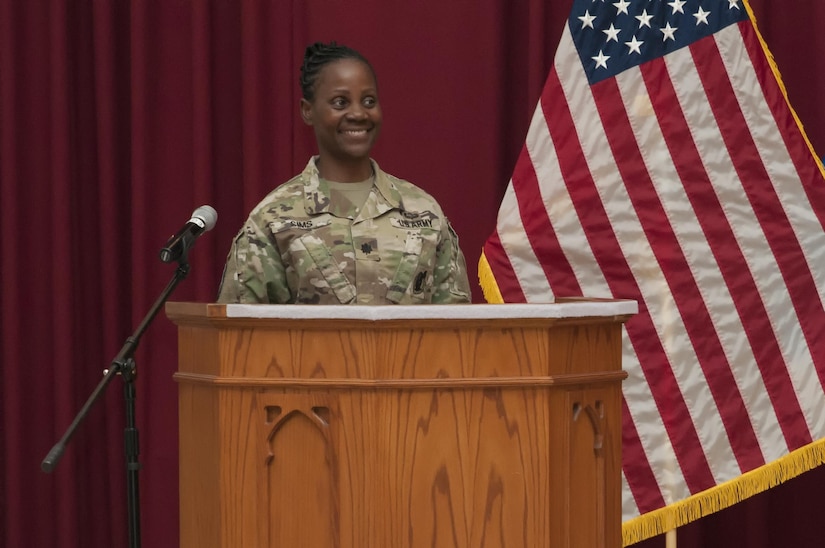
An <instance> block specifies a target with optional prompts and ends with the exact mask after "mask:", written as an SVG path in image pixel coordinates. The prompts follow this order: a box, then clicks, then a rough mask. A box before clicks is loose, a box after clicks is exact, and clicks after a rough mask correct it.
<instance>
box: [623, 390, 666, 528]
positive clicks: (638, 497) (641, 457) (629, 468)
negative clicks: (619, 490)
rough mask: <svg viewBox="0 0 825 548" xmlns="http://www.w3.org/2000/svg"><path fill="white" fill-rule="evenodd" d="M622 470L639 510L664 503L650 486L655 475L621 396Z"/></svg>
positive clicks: (659, 494) (648, 510) (654, 482)
mask: <svg viewBox="0 0 825 548" xmlns="http://www.w3.org/2000/svg"><path fill="white" fill-rule="evenodd" d="M622 470H623V471H624V475H625V481H627V484H628V487H629V488H630V491H631V492H632V494H633V497H634V499H635V502H636V506H637V507H638V509H639V511H640V512H642V513H644V512H650V511H652V510H655V509H656V508H661V507H662V506H664V505H665V500H664V498H663V497H662V493H661V491H659V490H658V489H651V488H650V486H655V485H657V481H656V476H655V475H654V474H653V469H652V468H651V467H650V461H649V460H648V459H647V455H645V453H644V450H643V449H642V441H641V438H640V437H639V431H638V430H637V429H636V424H635V423H634V422H633V417H632V416H631V415H630V408H629V407H628V406H627V400H625V399H624V398H622Z"/></svg>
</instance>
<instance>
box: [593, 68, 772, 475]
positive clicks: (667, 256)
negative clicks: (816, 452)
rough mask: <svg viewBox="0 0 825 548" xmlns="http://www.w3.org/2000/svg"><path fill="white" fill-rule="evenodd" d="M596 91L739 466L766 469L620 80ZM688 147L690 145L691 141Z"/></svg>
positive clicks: (635, 204)
mask: <svg viewBox="0 0 825 548" xmlns="http://www.w3.org/2000/svg"><path fill="white" fill-rule="evenodd" d="M656 63H660V64H662V61H661V60H658V61H651V62H649V63H648V64H647V65H645V66H646V67H647V66H650V65H653V64H656ZM592 89H593V95H594V98H595V100H596V106H597V108H598V109H599V114H600V116H601V118H602V121H603V122H604V128H605V131H606V136H607V140H608V142H609V143H610V146H611V150H612V152H613V155H614V156H615V157H616V158H621V161H619V162H617V167H618V170H619V172H620V174H621V177H622V179H623V180H624V181H632V182H633V184H632V185H625V186H626V189H627V192H628V195H629V198H630V200H631V202H632V204H633V207H634V209H635V211H636V212H637V214H638V216H639V220H640V221H641V224H642V228H643V231H644V233H645V235H646V236H647V238H648V240H649V241H650V244H651V248H652V249H653V253H654V255H655V256H656V258H657V261H658V264H659V266H660V267H661V269H662V272H663V274H664V276H665V278H666V279H667V283H668V286H669V288H670V296H671V297H672V298H673V300H674V302H675V303H676V306H677V308H678V310H679V312H680V314H681V320H682V322H683V323H684V326H685V328H686V331H687V334H688V336H689V338H690V339H691V341H693V343H694V348H695V350H696V353H697V358H698V360H699V365H700V367H701V368H702V371H703V372H704V374H705V381H706V382H707V384H708V387H709V388H710V392H711V393H712V395H713V399H714V401H715V404H716V406H717V408H718V412H719V415H720V418H721V420H722V422H723V424H724V428H725V430H726V432H727V434H728V439H729V440H730V444H731V446H732V449H733V452H734V454H735V456H736V459H737V462H738V463H739V466H740V467H742V468H743V469H752V468H755V467H756V466H760V465H762V464H764V459H762V456H761V454H760V453H759V452H758V451H756V452H754V451H753V450H752V449H753V447H757V449H758V443H757V441H756V434H755V433H754V428H753V426H752V425H751V424H750V421H749V420H748V415H747V411H746V408H745V405H744V401H743V399H742V396H741V394H740V393H739V390H738V389H737V385H736V382H735V380H734V378H733V374H732V372H731V367H730V364H729V363H728V361H727V358H726V356H725V353H724V351H723V348H722V344H721V342H720V340H719V337H718V335H717V333H716V331H715V330H714V326H713V321H712V319H711V316H710V313H709V312H708V309H707V306H706V304H705V301H704V300H703V298H702V294H701V292H700V290H699V288H698V285H697V283H696V280H695V279H694V277H693V275H692V273H691V268H690V266H689V265H688V262H687V259H686V257H685V255H684V253H683V251H682V249H681V244H680V243H679V241H678V238H677V236H676V233H675V231H674V230H673V227H672V226H671V225H670V223H669V221H668V218H667V215H666V213H665V211H664V208H663V206H662V203H661V202H660V200H659V197H658V195H657V193H656V190H655V188H654V186H653V181H652V180H651V178H650V174H649V173H648V172H647V170H646V169H645V164H644V160H643V158H642V155H641V151H640V150H639V147H638V145H637V144H636V138H635V136H634V134H633V130H632V128H631V126H630V120H629V119H628V117H627V110H626V108H625V105H624V101H623V99H622V97H621V93H620V91H619V89H618V84H617V82H616V80H615V79H609V80H604V81H602V82H600V83H599V84H596V85H594V86H593V87H592ZM608 120H609V122H608ZM688 137H689V136H688ZM682 146H688V143H683V145H682Z"/></svg>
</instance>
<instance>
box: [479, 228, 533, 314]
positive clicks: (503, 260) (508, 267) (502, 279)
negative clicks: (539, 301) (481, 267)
mask: <svg viewBox="0 0 825 548" xmlns="http://www.w3.org/2000/svg"><path fill="white" fill-rule="evenodd" d="M484 257H485V258H486V259H487V264H489V265H490V272H491V274H492V275H493V278H495V280H496V285H497V286H498V290H499V292H500V293H501V298H502V299H503V300H504V302H505V303H526V302H527V299H526V298H525V297H524V292H522V290H521V285H520V284H519V281H518V279H517V278H516V273H515V271H514V270H513V265H512V264H510V259H509V258H508V257H507V253H506V252H505V251H504V248H503V247H502V245H501V239H500V238H499V236H498V230H496V231H495V232H493V234H492V235H491V236H490V237H489V238H488V239H487V243H485V244H484Z"/></svg>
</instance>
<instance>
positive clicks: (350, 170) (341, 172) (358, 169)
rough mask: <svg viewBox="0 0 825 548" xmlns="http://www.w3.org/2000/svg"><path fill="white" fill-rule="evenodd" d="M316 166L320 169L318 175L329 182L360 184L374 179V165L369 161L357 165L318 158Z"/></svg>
mask: <svg viewBox="0 0 825 548" xmlns="http://www.w3.org/2000/svg"><path fill="white" fill-rule="evenodd" d="M315 166H316V167H317V168H318V175H319V176H320V177H321V178H322V179H326V180H327V181H336V182H338V183H358V182H360V181H364V180H366V179H369V178H370V177H372V163H371V162H370V161H369V159H367V160H366V161H359V162H357V163H352V164H344V163H341V162H330V161H329V160H328V159H322V158H318V160H316V162H315Z"/></svg>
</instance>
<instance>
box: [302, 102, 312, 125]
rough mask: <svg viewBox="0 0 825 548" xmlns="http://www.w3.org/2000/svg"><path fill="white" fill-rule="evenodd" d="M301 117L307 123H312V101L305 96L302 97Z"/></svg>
mask: <svg viewBox="0 0 825 548" xmlns="http://www.w3.org/2000/svg"><path fill="white" fill-rule="evenodd" d="M301 119H303V121H304V123H305V124H306V125H308V126H311V125H312V103H310V102H309V101H307V100H306V99H303V98H302V99H301Z"/></svg>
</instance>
